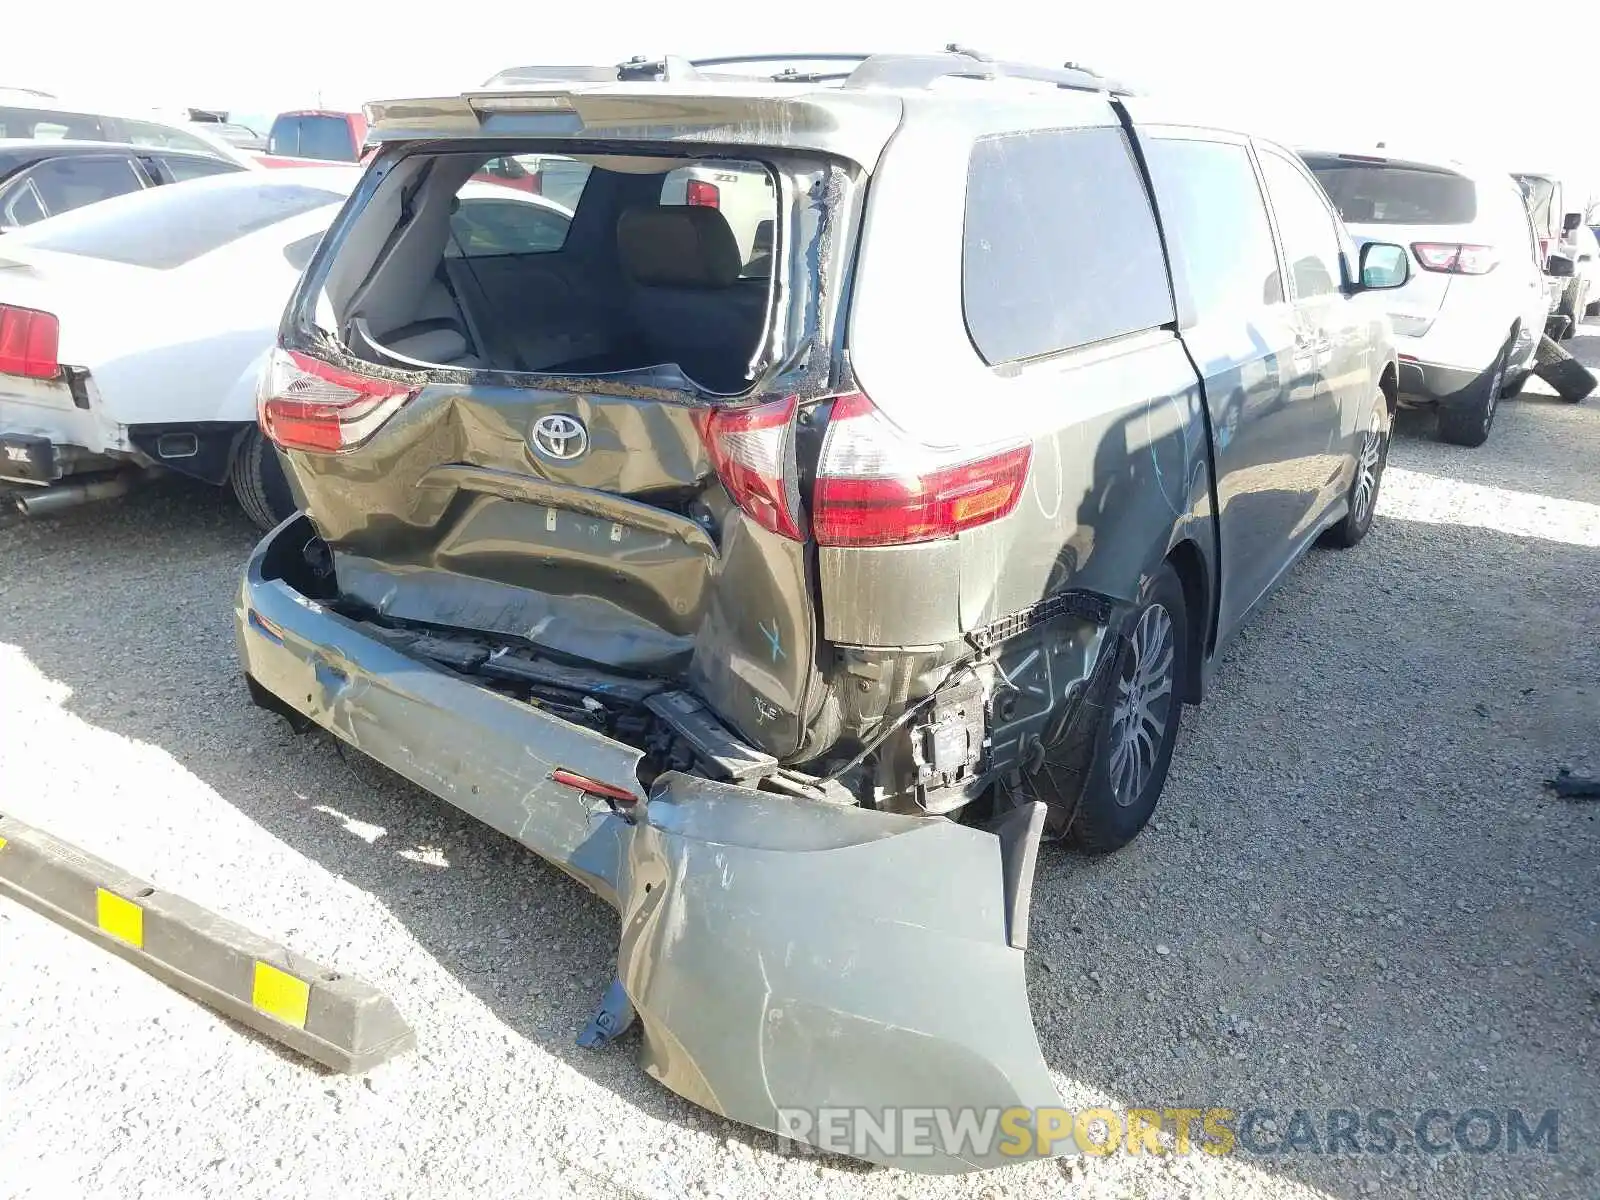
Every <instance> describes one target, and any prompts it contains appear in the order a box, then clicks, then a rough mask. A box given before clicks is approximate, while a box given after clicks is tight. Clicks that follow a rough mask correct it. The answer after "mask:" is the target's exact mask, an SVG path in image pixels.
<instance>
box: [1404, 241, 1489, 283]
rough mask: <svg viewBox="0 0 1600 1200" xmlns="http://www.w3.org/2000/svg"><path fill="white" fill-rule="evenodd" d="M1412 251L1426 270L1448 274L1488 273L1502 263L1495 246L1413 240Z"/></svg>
mask: <svg viewBox="0 0 1600 1200" xmlns="http://www.w3.org/2000/svg"><path fill="white" fill-rule="evenodd" d="M1411 253H1413V254H1415V255H1416V256H1417V262H1418V263H1420V264H1421V265H1422V269H1423V270H1424V271H1440V272H1443V273H1444V274H1446V275H1487V274H1488V273H1489V272H1490V271H1492V270H1494V269H1495V268H1496V267H1497V266H1499V265H1500V258H1499V256H1498V255H1497V254H1495V252H1494V247H1493V246H1464V245H1461V244H1459V243H1457V242H1412V243H1411Z"/></svg>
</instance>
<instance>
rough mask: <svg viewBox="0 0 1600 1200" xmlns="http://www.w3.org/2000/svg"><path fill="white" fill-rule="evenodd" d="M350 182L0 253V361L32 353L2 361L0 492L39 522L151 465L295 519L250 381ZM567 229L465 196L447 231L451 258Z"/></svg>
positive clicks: (85, 224)
mask: <svg viewBox="0 0 1600 1200" xmlns="http://www.w3.org/2000/svg"><path fill="white" fill-rule="evenodd" d="M360 175H361V172H360V171H359V170H357V169H355V168H350V167H335V166H324V167H322V168H321V169H320V170H317V171H310V170H307V171H235V172H230V173H228V174H225V175H220V176H216V177H213V178H209V179H199V180H195V181H194V182H192V183H189V184H186V185H185V186H184V187H181V188H158V189H154V190H150V191H140V192H136V193H133V194H130V195H124V196H120V197H117V198H115V199H110V200H106V201H103V202H101V203H98V204H93V205H89V206H87V207H85V208H81V209H79V210H77V211H75V212H71V213H68V214H67V215H66V216H63V217H55V218H52V219H50V220H47V221H42V222H40V223H38V224H37V225H34V226H32V227H31V228H29V229H26V230H23V231H21V232H19V233H16V234H13V235H9V236H7V237H6V238H5V239H3V240H0V348H4V349H5V350H7V351H9V350H10V349H11V348H13V347H22V348H28V352H27V353H26V354H22V353H20V352H19V353H17V354H7V353H0V447H3V448H4V451H5V453H4V454H0V487H3V486H5V485H7V484H11V485H28V490H27V491H26V492H24V493H23V494H22V496H21V503H22V505H23V507H24V508H25V509H26V508H30V507H32V508H36V509H40V510H42V509H45V508H49V507H60V506H62V505H64V504H67V503H73V502H77V501H79V500H84V499H91V498H94V496H95V495H96V494H97V493H100V492H103V491H104V489H103V488H101V487H97V486H96V485H97V484H100V483H103V482H104V481H105V479H106V477H108V476H109V477H110V478H111V479H112V480H114V481H118V482H125V481H126V480H127V478H128V474H127V473H128V469H129V468H139V467H148V466H153V465H158V466H162V467H166V468H169V469H171V470H174V471H178V472H180V473H183V474H186V475H190V476H193V477H194V478H197V479H201V480H203V481H205V482H207V483H212V484H225V483H226V484H231V485H232V487H233V490H234V493H235V495H237V497H238V499H239V502H240V504H241V505H242V506H243V508H244V510H245V511H246V512H247V513H248V514H249V515H250V517H251V518H252V519H253V520H255V521H256V522H257V523H258V524H260V525H261V526H262V527H263V528H266V527H270V526H271V525H273V524H276V522H277V521H278V520H281V519H282V518H283V517H285V516H287V515H288V514H289V513H290V512H291V511H293V507H294V505H293V499H292V496H291V494H290V491H289V488H288V484H287V482H286V481H285V478H284V475H283V472H282V469H281V467H280V465H279V462H278V459H277V456H276V455H275V454H274V453H273V451H272V449H271V448H270V446H268V445H267V444H266V443H265V442H264V441H263V440H262V438H261V435H260V432H259V430H258V429H257V428H256V420H255V418H256V384H257V380H258V377H259V375H260V367H261V363H262V361H263V360H264V359H265V357H266V355H267V353H268V351H269V350H270V349H271V346H272V342H273V337H274V335H275V333H276V331H277V327H278V321H279V318H280V317H281V316H282V315H283V306H284V302H285V300H286V299H287V298H288V295H289V293H290V291H291V289H292V288H293V286H294V282H295V280H296V278H298V276H299V274H300V272H301V270H302V269H303V268H304V267H305V264H306V262H307V261H309V259H310V257H311V253H312V251H313V250H315V249H316V245H317V243H318V241H319V240H320V239H321V237H322V233H323V230H325V229H326V228H327V227H328V224H329V223H330V222H331V221H332V220H333V217H334V214H336V213H337V212H338V211H339V206H340V205H341V204H342V203H343V202H344V198H345V196H346V195H347V194H348V192H349V190H350V188H351V187H352V186H354V184H355V182H356V180H357V179H359V178H360ZM480 206H481V207H480ZM508 207H511V208H516V209H518V210H519V211H517V212H508V211H507V210H508ZM570 218H571V214H570V213H569V212H567V211H566V210H564V209H561V208H560V207H559V206H557V205H555V204H552V203H551V202H549V201H547V200H543V199H541V198H539V197H535V196H527V195H524V194H521V193H516V192H510V191H508V190H507V189H505V188H498V187H493V186H491V185H488V184H484V183H477V182H472V183H468V184H467V185H466V187H465V188H464V189H463V203H462V206H461V209H460V210H459V211H458V212H457V214H456V215H455V218H454V226H453V229H454V231H455V232H456V233H457V234H458V236H459V239H460V244H461V245H462V246H463V247H466V249H464V250H463V251H462V253H467V254H472V255H478V254H484V255H492V254H493V253H494V252H495V242H494V238H495V236H496V235H497V234H498V235H499V236H501V237H514V236H519V235H520V236H522V237H523V238H524V239H526V238H535V239H545V240H553V241H555V242H556V243H557V244H559V242H560V241H561V240H564V238H565V227H566V225H567V223H568V222H569V221H570ZM8 268H10V269H8Z"/></svg>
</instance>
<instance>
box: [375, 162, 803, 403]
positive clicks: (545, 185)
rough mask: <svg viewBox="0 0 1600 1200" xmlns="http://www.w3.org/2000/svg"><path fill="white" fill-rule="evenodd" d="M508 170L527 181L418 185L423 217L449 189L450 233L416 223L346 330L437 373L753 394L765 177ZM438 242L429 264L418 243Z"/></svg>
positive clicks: (451, 177)
mask: <svg viewBox="0 0 1600 1200" xmlns="http://www.w3.org/2000/svg"><path fill="white" fill-rule="evenodd" d="M451 159H455V160H456V161H455V163H454V164H451V165H445V164H446V163H449V161H450V160H451ZM513 161H516V162H518V163H519V164H522V165H526V166H531V167H532V168H533V169H532V170H530V171H528V172H527V173H526V174H522V173H520V172H515V171H508V170H506V169H505V165H504V164H505V163H506V162H507V158H505V157H496V158H485V159H479V160H477V161H470V160H468V159H467V156H465V155H462V154H446V155H441V156H440V166H439V167H438V168H437V169H436V170H435V171H434V172H433V173H432V174H431V176H430V177H429V179H430V181H442V182H429V183H425V184H424V192H423V193H419V195H418V196H417V197H416V199H415V200H414V206H415V211H417V212H419V213H420V212H422V211H424V210H425V209H426V208H427V207H428V205H429V204H430V200H429V199H428V195H427V194H426V193H427V192H428V191H430V190H431V189H433V188H437V187H443V186H449V187H452V188H453V193H452V194H451V195H450V196H449V197H448V203H449V205H450V212H449V216H448V222H447V224H446V225H444V227H443V228H440V230H439V233H438V234H437V235H435V234H433V233H432V232H431V231H432V230H433V229H435V228H439V227H438V226H436V225H434V224H433V223H431V222H429V221H426V220H422V219H418V221H417V223H416V227H415V229H414V230H413V232H412V234H411V239H410V241H409V242H408V243H406V246H407V249H406V251H405V252H404V253H395V254H393V255H392V256H391V258H390V259H389V260H387V261H384V262H380V263H378V264H376V267H375V269H374V271H373V273H372V281H371V283H370V284H369V285H368V286H366V287H365V288H364V289H363V292H362V294H361V295H359V296H358V297H356V299H355V305H356V311H354V312H352V313H351V314H349V316H351V317H357V318H361V319H363V320H365V322H366V325H367V328H368V329H369V330H371V331H372V337H373V338H374V339H375V340H376V341H377V342H378V343H379V344H380V345H381V346H384V347H386V348H388V349H390V350H393V351H396V352H397V353H399V354H401V355H403V356H405V357H407V358H411V359H417V360H420V361H423V362H435V363H439V364H440V365H443V366H464V367H474V368H488V369H493V370H507V371H518V372H542V373H553V374H566V375H572V374H613V373H620V372H627V371H638V370H645V369H648V368H652V367H660V366H666V365H676V366H677V367H678V368H679V370H681V371H682V372H683V374H684V375H686V376H688V377H689V378H690V379H692V380H693V381H695V382H696V383H698V384H700V385H701V386H702V387H704V388H706V389H708V390H710V391H714V392H721V393H729V392H738V391H742V390H743V389H744V388H745V387H746V386H748V383H749V369H750V363H751V361H752V359H753V358H754V357H755V355H756V353H757V352H758V351H759V350H760V348H761V346H762V344H763V343H764V341H765V334H766V330H767V322H768V292H769V287H770V275H771V268H770V265H769V264H770V257H771V250H772V245H773V242H774V226H775V222H776V214H777V189H776V187H775V185H774V181H773V177H772V175H771V173H770V172H769V170H768V169H767V167H765V166H763V165H762V164H760V163H757V162H751V161H744V160H731V159H700V160H695V159H687V160H686V159H661V158H640V157H638V156H626V155H623V156H616V155H612V156H606V157H604V158H598V159H596V160H594V161H592V162H585V161H584V160H583V159H582V158H575V157H568V156H557V155H538V156H534V155H519V156H516V157H515V159H514V160H513ZM456 181H460V182H456ZM434 194H435V195H437V193H434ZM557 194H559V195H560V196H563V197H569V198H571V199H572V201H573V203H572V204H571V205H567V204H563V203H562V202H561V201H560V200H558V199H557ZM439 202H440V201H439V200H437V199H435V200H434V201H432V203H439ZM379 211H398V210H382V209H380V210H379ZM432 236H437V237H440V238H441V239H442V240H441V241H440V242H439V243H438V248H437V249H436V250H434V249H431V247H429V246H427V245H426V244H425V243H424V240H423V239H426V238H429V237H432ZM430 255H431V261H430Z"/></svg>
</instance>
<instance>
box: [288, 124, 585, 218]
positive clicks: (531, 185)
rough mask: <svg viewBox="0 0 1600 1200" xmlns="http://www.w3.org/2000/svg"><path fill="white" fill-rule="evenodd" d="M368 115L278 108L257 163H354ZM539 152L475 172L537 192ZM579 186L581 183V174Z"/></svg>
mask: <svg viewBox="0 0 1600 1200" xmlns="http://www.w3.org/2000/svg"><path fill="white" fill-rule="evenodd" d="M366 136H367V120H366V118H365V117H364V116H362V115H361V114H360V113H356V112H338V111H336V110H333V109H306V110H301V111H295V112H283V113H279V114H278V115H277V117H276V118H275V119H274V120H273V122H272V131H271V133H270V134H268V136H267V142H266V148H267V149H266V153H265V154H264V155H263V156H262V158H261V162H262V164H263V165H265V166H268V167H315V166H320V165H323V164H326V163H330V162H341V163H358V162H365V161H367V159H369V158H371V157H372V151H371V150H370V149H368V148H367V147H366V146H365V145H364V143H365V141H366ZM539 161H540V160H539V156H537V155H526V156H513V155H507V156H506V157H504V158H493V159H490V160H489V161H488V162H487V163H485V164H484V166H483V169H482V170H481V171H479V172H478V173H477V174H476V175H474V176H473V178H474V179H477V180H480V181H482V182H484V183H496V184H500V185H501V186H502V187H509V188H514V189H516V190H517V191H522V192H530V193H532V194H534V195H538V194H540V193H541V191H542V189H541V188H540V186H539V184H540V177H539V173H538V172H539ZM578 186H579V187H581V186H582V175H581V174H580V175H579V183H578ZM556 200H557V202H558V203H564V204H565V206H566V207H567V208H568V210H569V211H570V209H571V208H572V206H573V205H574V204H576V203H577V193H576V192H573V193H572V195H571V196H570V198H568V199H567V200H565V201H563V200H562V199H561V198H560V197H559V196H557V197H556Z"/></svg>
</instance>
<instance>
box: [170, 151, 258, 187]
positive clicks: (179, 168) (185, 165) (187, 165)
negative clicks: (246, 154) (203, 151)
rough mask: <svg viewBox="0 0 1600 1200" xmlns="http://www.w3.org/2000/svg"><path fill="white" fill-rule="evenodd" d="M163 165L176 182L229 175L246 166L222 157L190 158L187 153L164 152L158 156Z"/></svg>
mask: <svg viewBox="0 0 1600 1200" xmlns="http://www.w3.org/2000/svg"><path fill="white" fill-rule="evenodd" d="M158 160H159V161H160V163H161V165H162V166H163V167H164V168H166V170H167V172H168V173H169V174H170V175H171V176H172V181H173V182H174V183H182V182H183V181H184V180H186V179H204V178H205V177H206V176H208V175H227V174H230V173H231V172H234V171H240V170H243V169H244V168H242V167H239V166H236V165H234V164H233V163H226V162H223V161H222V160H221V159H220V158H189V157H187V156H186V155H178V154H163V155H159V156H158Z"/></svg>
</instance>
